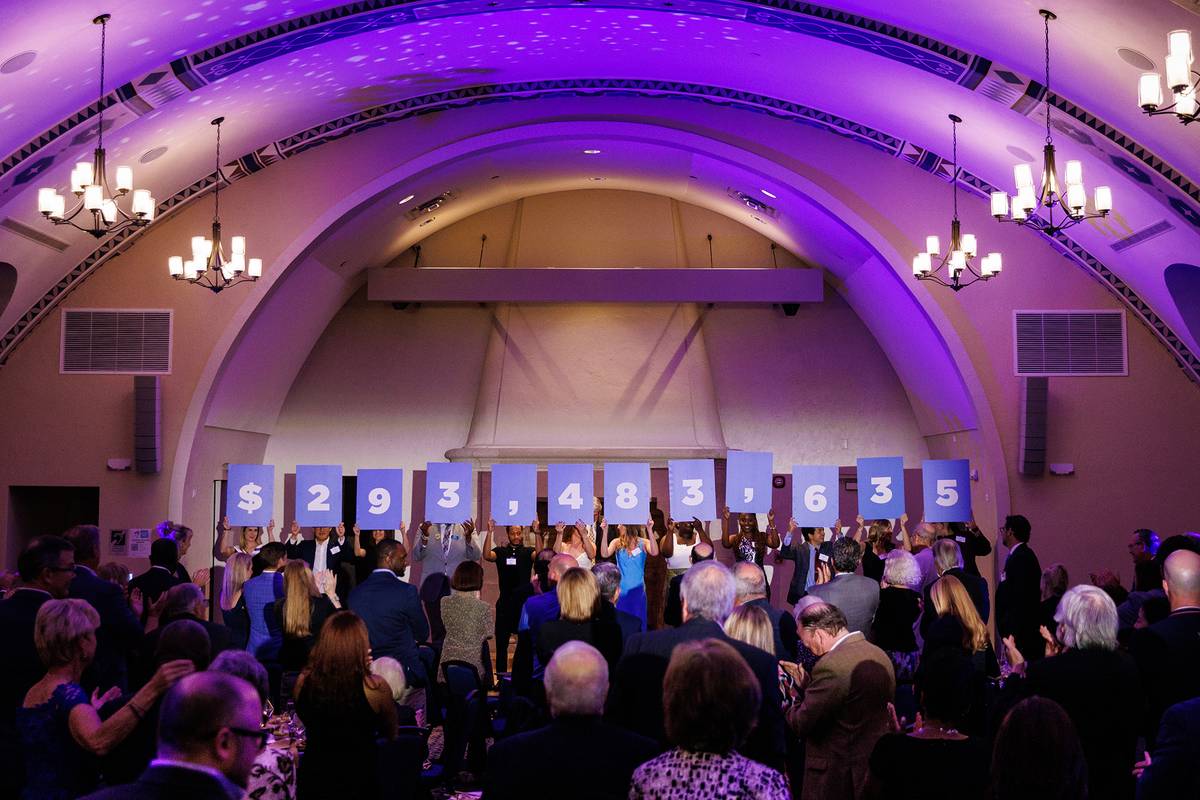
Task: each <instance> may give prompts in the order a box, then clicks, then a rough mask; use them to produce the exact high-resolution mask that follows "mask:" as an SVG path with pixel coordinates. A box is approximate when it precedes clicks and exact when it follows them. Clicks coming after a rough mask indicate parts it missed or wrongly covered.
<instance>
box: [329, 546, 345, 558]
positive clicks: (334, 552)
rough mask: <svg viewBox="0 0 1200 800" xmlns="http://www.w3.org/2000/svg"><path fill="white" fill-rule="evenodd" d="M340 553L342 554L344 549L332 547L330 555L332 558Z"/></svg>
mask: <svg viewBox="0 0 1200 800" xmlns="http://www.w3.org/2000/svg"><path fill="white" fill-rule="evenodd" d="M340 552H342V548H341V547H331V548H329V555H331V556H336V555H337V554H338V553H340Z"/></svg>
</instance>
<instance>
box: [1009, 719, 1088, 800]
mask: <svg viewBox="0 0 1200 800" xmlns="http://www.w3.org/2000/svg"><path fill="white" fill-rule="evenodd" d="M988 797H989V800H1085V799H1086V798H1087V797H1088V783H1087V762H1086V761H1085V760H1084V758H1083V748H1082V747H1081V746H1080V745H1079V736H1078V735H1077V734H1076V732H1075V726H1074V725H1073V724H1072V723H1071V718H1070V717H1068V716H1067V712H1065V711H1063V709H1062V706H1060V705H1059V704H1058V703H1056V702H1054V701H1053V700H1047V699H1046V698H1044V697H1030V698H1029V699H1027V700H1022V701H1021V702H1020V703H1018V704H1017V705H1016V706H1015V707H1014V708H1013V709H1012V710H1011V711H1009V712H1008V714H1007V715H1006V716H1005V717H1004V721H1003V723H1001V725H1000V732H999V733H998V734H997V735H996V744H995V746H994V747H993V749H992V775H991V788H990V790H989V795H988Z"/></svg>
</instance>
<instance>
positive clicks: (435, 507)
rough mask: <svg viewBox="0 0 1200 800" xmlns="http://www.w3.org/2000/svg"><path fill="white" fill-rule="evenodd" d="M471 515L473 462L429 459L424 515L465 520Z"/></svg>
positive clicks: (434, 518)
mask: <svg viewBox="0 0 1200 800" xmlns="http://www.w3.org/2000/svg"><path fill="white" fill-rule="evenodd" d="M471 516H472V514H471V465H470V464H463V463H458V462H455V463H450V464H447V463H445V462H442V461H431V462H429V464H428V465H427V466H426V473H425V519H427V520H429V521H430V522H462V521H463V520H465V519H468V518H470V517H471ZM529 519H531V520H532V519H533V517H532V516H531V517H530V518H529Z"/></svg>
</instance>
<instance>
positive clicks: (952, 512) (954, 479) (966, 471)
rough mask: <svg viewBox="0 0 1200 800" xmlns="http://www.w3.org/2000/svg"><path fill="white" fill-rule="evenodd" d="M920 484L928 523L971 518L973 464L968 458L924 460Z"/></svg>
mask: <svg viewBox="0 0 1200 800" xmlns="http://www.w3.org/2000/svg"><path fill="white" fill-rule="evenodd" d="M921 484H922V488H923V489H924V492H923V494H924V495H925V519H926V520H927V521H928V522H966V521H967V520H969V519H971V466H970V462H968V461H967V460H966V459H965V458H961V459H959V458H956V459H949V460H945V461H923V462H921Z"/></svg>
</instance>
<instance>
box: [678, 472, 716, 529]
mask: <svg viewBox="0 0 1200 800" xmlns="http://www.w3.org/2000/svg"><path fill="white" fill-rule="evenodd" d="M667 476H668V483H669V484H670V488H671V516H672V517H674V518H676V519H681V520H688V519H691V518H692V517H696V518H697V519H701V520H705V519H716V518H717V498H716V491H715V488H716V480H715V478H714V474H713V462H712V459H710V458H698V459H686V460H680V461H668V462H667Z"/></svg>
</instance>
